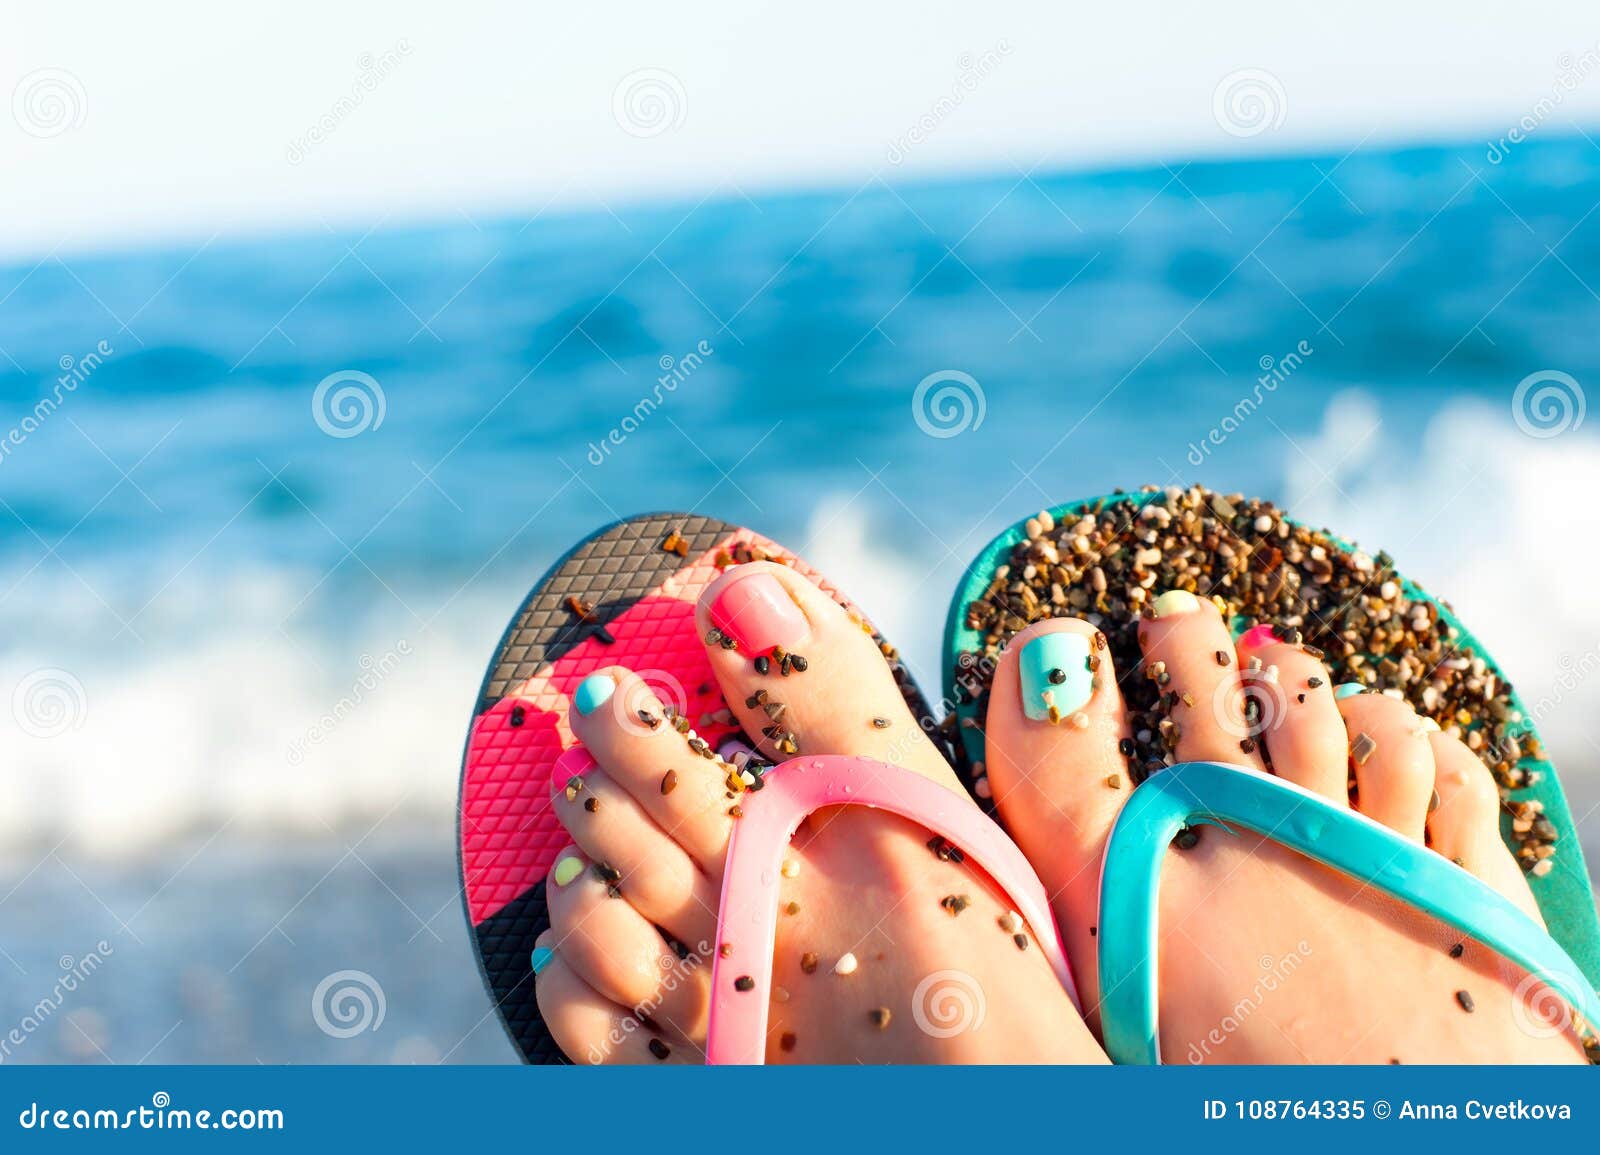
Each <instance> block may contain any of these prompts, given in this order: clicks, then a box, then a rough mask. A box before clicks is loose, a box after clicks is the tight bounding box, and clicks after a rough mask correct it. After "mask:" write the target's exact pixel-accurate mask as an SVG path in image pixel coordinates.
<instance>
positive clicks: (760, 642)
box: [695, 562, 959, 789]
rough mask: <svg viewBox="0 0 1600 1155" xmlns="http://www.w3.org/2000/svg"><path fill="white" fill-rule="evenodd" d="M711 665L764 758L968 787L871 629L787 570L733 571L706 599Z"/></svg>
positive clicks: (769, 566)
mask: <svg viewBox="0 0 1600 1155" xmlns="http://www.w3.org/2000/svg"><path fill="white" fill-rule="evenodd" d="M695 620H696V623H697V624H698V627H699V629H700V631H701V637H702V639H703V640H704V641H705V644H706V647H707V652H708V657H709V658H710V661H711V668H712V669H713V670H714V671H715V672H716V675H717V680H718V682H719V683H720V684H721V686H722V690H723V695H724V696H725V697H726V698H727V700H728V704H729V706H730V707H731V708H732V709H733V712H734V714H735V716H736V717H737V718H738V719H739V722H740V725H741V726H742V727H743V728H744V731H745V733H746V734H748V735H749V736H750V737H751V739H752V740H754V741H755V742H756V743H757V744H758V745H759V747H760V750H761V753H762V755H763V757H765V758H767V759H770V760H773V761H782V760H783V759H785V758H791V757H794V756H795V755H796V754H800V753H805V754H857V755H864V756H866V757H870V758H876V759H878V760H879V761H882V762H889V763H892V764H895V765H899V766H904V767H906V768H907V769H910V770H915V771H917V772H918V773H921V774H925V775H927V776H928V777H930V778H933V779H935V780H936V781H938V782H940V783H941V784H943V785H946V786H950V787H952V788H957V789H959V782H958V780H957V779H956V777H955V774H954V772H953V771H952V770H951V769H950V767H949V765H948V763H946V762H945V760H944V758H943V756H942V755H940V753H939V751H938V749H937V747H935V746H934V745H933V743H932V741H931V740H930V739H929V738H928V736H927V734H926V733H924V732H923V730H922V728H921V726H919V725H918V724H917V721H916V719H915V718H914V717H913V716H912V714H911V710H910V708H909V707H908V706H907V704H906V697H905V691H904V690H903V689H902V687H901V684H900V683H899V682H897V681H896V679H895V673H894V670H893V669H892V668H891V667H890V665H889V663H888V661H887V660H886V654H885V652H884V651H883V650H882V649H881V648H880V646H879V643H878V642H876V641H875V640H874V639H873V636H872V633H871V627H870V626H868V625H867V623H866V622H864V621H863V620H862V619H861V618H860V617H859V616H857V615H854V614H852V613H850V612H849V611H847V610H845V608H844V607H843V606H841V605H839V604H838V603H837V602H835V601H834V600H833V599H832V598H830V597H829V596H828V595H827V594H825V593H824V592H823V591H822V590H820V589H818V588H817V586H816V585H814V584H813V583H812V582H810V581H808V580H807V579H806V578H804V577H802V576H801V575H800V574H798V573H795V572H794V570H792V569H790V568H789V567H788V566H783V565H778V564H776V563H773V562H751V563H748V564H746V565H740V566H734V567H732V568H730V569H728V570H727V571H726V572H725V573H723V575H722V576H721V577H719V578H718V579H717V580H716V581H714V582H712V583H711V585H710V586H708V587H707V588H706V590H705V592H704V593H703V594H702V595H701V597H700V604H699V606H698V607H697V608H696V611H695Z"/></svg>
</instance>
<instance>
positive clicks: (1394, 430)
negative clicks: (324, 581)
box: [0, 393, 1600, 857]
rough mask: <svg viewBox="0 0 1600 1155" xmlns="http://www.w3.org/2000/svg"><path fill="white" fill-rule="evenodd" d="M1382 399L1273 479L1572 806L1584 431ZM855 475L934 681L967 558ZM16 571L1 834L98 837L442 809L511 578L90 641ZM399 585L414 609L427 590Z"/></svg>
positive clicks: (843, 572)
mask: <svg viewBox="0 0 1600 1155" xmlns="http://www.w3.org/2000/svg"><path fill="white" fill-rule="evenodd" d="M1382 415H1383V408H1382V406H1381V405H1380V403H1378V402H1377V401H1375V400H1374V399H1373V398H1371V397H1368V396H1364V395H1361V394H1358V393H1347V394H1341V395H1339V396H1338V397H1336V398H1335V399H1334V400H1333V402H1332V403H1331V404H1330V406H1329V408H1328V410H1327V413H1326V415H1325V418H1324V422H1323V426H1322V429H1321V431H1320V433H1319V434H1318V435H1317V436H1315V437H1313V438H1310V439H1304V438H1302V439H1301V440H1300V444H1299V447H1298V449H1297V448H1294V447H1291V446H1288V445H1285V446H1284V447H1283V453H1284V456H1283V459H1282V469H1283V476H1284V484H1283V487H1282V491H1281V496H1282V497H1283V498H1284V502H1285V504H1286V505H1287V507H1288V508H1289V509H1290V510H1292V511H1293V512H1294V513H1295V514H1296V515H1297V516H1299V517H1301V518H1303V519H1306V520H1310V521H1312V522H1315V523H1317V524H1326V525H1328V526H1330V527H1333V528H1334V529H1336V530H1338V531H1339V532H1341V533H1343V534H1345V535H1346V536H1348V537H1351V538H1354V539H1356V540H1358V541H1359V542H1360V543H1361V544H1362V545H1363V546H1365V547H1367V548H1368V549H1373V550H1376V549H1379V548H1385V549H1388V550H1389V551H1390V552H1391V553H1392V554H1393V555H1394V557H1395V558H1396V561H1397V562H1398V564H1399V565H1400V567H1401V568H1402V569H1403V570H1404V571H1405V572H1406V573H1408V574H1410V575H1411V576H1413V577H1415V578H1416V579H1417V580H1419V581H1421V582H1422V583H1423V584H1424V585H1425V586H1426V587H1427V588H1429V589H1430V590H1432V591H1434V592H1437V593H1438V594H1440V595H1442V596H1444V597H1447V598H1448V599H1450V600H1451V601H1452V602H1453V603H1454V605H1455V606H1456V608H1457V609H1458V610H1459V611H1460V612H1461V614H1462V616H1463V618H1464V619H1465V620H1466V621H1467V622H1469V623H1470V624H1471V625H1472V627H1473V629H1474V630H1475V631H1476V632H1477V633H1478V634H1479V636H1480V637H1481V638H1482V639H1483V641H1484V642H1485V643H1486V644H1487V645H1488V646H1489V647H1490V649H1491V650H1492V651H1493V653H1494V654H1495V656H1496V657H1497V658H1498V659H1499V661H1500V662H1501V663H1502V665H1503V666H1504V668H1505V669H1506V670H1507V671H1508V672H1509V673H1510V674H1511V675H1512V676H1513V678H1514V680H1515V681H1516V684H1517V686H1518V688H1519V690H1520V691H1521V692H1522V694H1523V697H1524V699H1525V700H1526V702H1527V703H1528V705H1529V706H1530V708H1532V709H1534V710H1535V711H1537V712H1538V714H1539V720H1540V724H1541V727H1542V728H1543V729H1544V731H1545V733H1546V736H1547V738H1548V739H1549V741H1550V745H1551V748H1552V750H1553V752H1554V755H1555V757H1556V760H1557V762H1558V764H1560V765H1561V766H1562V767H1563V770H1564V773H1565V774H1566V775H1567V777H1568V778H1569V781H1571V782H1575V783H1577V789H1576V790H1575V791H1574V792H1575V793H1577V794H1578V795H1579V802H1580V805H1579V810H1580V813H1582V812H1583V810H1584V809H1585V808H1586V802H1585V799H1586V798H1587V797H1588V795H1589V794H1590V793H1592V792H1591V791H1589V790H1588V787H1587V786H1586V785H1585V783H1586V781H1587V779H1588V778H1589V777H1590V776H1591V775H1590V773H1589V772H1590V770H1591V769H1592V768H1593V767H1594V766H1596V765H1597V764H1600V736H1597V735H1595V734H1594V733H1593V722H1592V719H1593V718H1595V717H1596V716H1597V715H1600V599H1596V598H1595V597H1594V595H1593V592H1592V591H1593V582H1592V578H1591V577H1590V576H1588V575H1592V574H1593V573H1595V572H1596V568H1597V566H1600V541H1597V540H1596V539H1595V538H1594V536H1593V534H1592V531H1593V529H1594V526H1595V519H1594V517H1593V515H1592V514H1591V513H1587V512H1586V509H1587V507H1586V506H1585V504H1584V502H1585V500H1586V499H1587V496H1588V495H1590V494H1593V493H1595V492H1597V491H1600V440H1597V439H1596V438H1594V437H1592V436H1591V435H1590V434H1589V433H1588V431H1587V430H1578V431H1574V432H1570V433H1567V434H1564V435H1563V436H1561V437H1558V438H1551V439H1546V440H1539V439H1535V438H1531V437H1528V436H1526V435H1524V434H1522V433H1521V432H1519V431H1518V429H1517V428H1516V426H1515V425H1514V424H1513V423H1512V421H1511V420H1510V416H1509V413H1502V412H1499V411H1496V410H1494V409H1493V408H1491V407H1488V406H1484V405H1479V404H1467V403H1459V404H1453V405H1451V406H1449V407H1447V408H1446V409H1445V410H1444V411H1442V412H1441V413H1440V414H1439V415H1438V416H1437V417H1436V418H1435V419H1434V420H1433V421H1432V422H1431V423H1429V424H1428V425H1427V426H1426V427H1425V428H1423V429H1420V430H1418V429H1413V428H1402V427H1400V426H1399V425H1398V424H1396V423H1394V422H1381V421H1380V420H1379V419H1380V418H1381V417H1382ZM1313 463H1315V464H1313ZM870 496H871V495H870V494H867V495H860V496H859V497H857V498H856V499H855V500H851V499H850V498H849V497H848V495H834V496H829V497H825V498H824V499H823V500H822V501H821V503H820V504H819V507H818V510H817V512H816V514H815V515H814V517H813V519H812V521H811V524H810V525H809V527H808V533H806V534H805V535H803V538H804V539H809V540H802V542H801V543H799V544H800V546H801V548H802V549H803V552H804V553H805V555H806V556H807V557H808V559H809V560H811V561H812V562H813V563H814V564H816V565H817V566H819V567H820V568H822V569H823V570H824V571H825V572H827V573H829V574H830V575H831V576H832V577H833V578H834V579H835V580H837V581H838V582H839V583H840V585H841V586H843V587H844V588H845V589H846V590H847V591H848V592H849V593H850V595H851V596H852V597H853V598H855V599H856V600H857V601H858V602H859V603H860V604H861V605H862V606H863V607H865V608H866V609H867V610H868V612H869V613H870V614H872V615H873V617H874V620H875V622H876V623H877V624H878V625H879V626H880V628H882V629H883V630H884V632H885V633H886V634H887V635H888V636H890V637H891V638H893V639H894V640H895V641H896V643H897V644H898V645H900V646H901V647H902V650H903V652H904V653H905V654H906V656H907V658H908V660H909V662H910V664H911V666H912V668H913V670H914V672H915V673H916V674H917V675H918V677H919V679H920V680H922V682H923V684H924V688H925V689H927V690H929V691H930V692H933V693H934V695H935V696H937V679H938V675H939V647H940V644H941V643H940V634H941V630H942V628H943V617H944V608H945V606H944V603H945V600H946V599H947V598H948V596H949V591H950V588H951V586H952V584H953V583H954V581H955V578H956V576H957V574H958V573H959V568H960V565H959V563H960V562H961V561H964V560H965V559H956V560H952V559H951V558H950V557H948V556H945V550H944V548H943V547H942V546H939V545H937V544H931V543H929V542H928V541H927V540H925V539H923V538H922V537H921V535H920V534H918V533H916V532H909V533H908V534H907V535H906V536H903V537H900V538H897V539H896V540H895V545H896V548H894V549H893V550H889V551H884V550H880V549H874V548H869V546H870V544H871V543H872V542H873V541H875V540H881V535H883V534H885V533H889V532H893V530H894V527H896V526H901V527H902V528H905V527H904V526H902V525H901V523H902V522H903V520H904V519H903V518H902V517H901V516H899V514H900V511H898V510H894V509H890V508H887V507H886V506H885V505H883V504H882V503H880V504H877V505H873V504H869V500H868V499H869V497H870ZM1019 512H1020V511H1019ZM980 536H981V535H980ZM19 576H20V575H11V580H8V581H7V582H6V586H7V588H8V589H12V593H11V594H10V595H9V596H8V597H7V598H6V599H5V600H4V601H3V602H0V629H4V630H5V631H6V633H7V636H8V637H9V638H11V639H12V641H11V642H10V644H9V645H8V647H7V648H6V650H5V651H4V652H3V653H0V848H9V849H24V848H34V847H42V848H45V849H47V848H49V847H51V846H53V845H55V844H56V843H58V842H60V841H61V840H63V839H67V840H69V842H70V845H71V847H72V848H73V850H74V851H75V852H76V853H80V854H98V855H104V856H110V857H115V856H125V855H129V854H136V853H140V852H145V851H149V850H151V849H153V848H156V847H159V846H161V845H163V844H165V843H167V842H168V841H170V840H172V839H174V838H176V837H178V836H179V835H181V834H184V833H188V832H193V831H200V832H206V831H209V830H215V829H217V828H222V827H225V828H226V830H227V831H228V834H229V836H233V835H239V836H243V835H247V834H260V835H266V836H272V837H301V836H317V837H325V836H327V835H328V834H329V832H330V830H331V831H336V832H338V833H339V834H340V835H341V836H342V837H345V838H347V839H355V838H359V837H360V836H361V835H362V834H363V833H364V832H366V831H367V830H368V829H370V828H372V827H373V826H374V824H378V823H380V822H389V821H397V820H403V819H405V818H421V819H424V820H426V821H428V822H429V823H437V824H439V825H441V826H442V827H448V824H449V822H450V821H451V815H452V813H453V808H454V805H455V795H456V784H457V774H458V771H459V765H460V757H461V749H462V743H463V740H464V736H465V731H466V725H467V721H468V719H469V717H470V714H471V710H472V705H473V699H474V695H475V694H476V692H477V688H478V684H479V680H480V679H481V677H482V674H483V666H484V663H485V662H486V660H487V659H488V657H489V655H490V654H491V652H492V650H493V647H494V645H495V643H496V641H497V640H498V637H499V633H500V630H501V628H502V626H503V624H504V621H505V619H506V617H507V616H508V614H509V613H510V611H511V609H512V608H513V607H514V606H515V604H516V602H517V600H518V599H519V598H520V597H521V596H522V594H523V592H524V591H523V590H521V589H520V588H513V587H512V585H511V584H508V582H506V581H499V582H496V583H493V584H490V583H483V584H481V586H477V587H473V588H472V590H471V591H470V592H469V593H468V594H465V595H462V596H461V597H459V598H457V599H456V600H455V601H453V602H451V603H449V606H448V609H447V610H446V611H445V612H444V614H443V615H441V616H440V617H438V618H437V619H436V620H434V621H433V622H431V623H430V624H429V625H428V626H427V627H426V628H423V627H421V626H420V625H419V622H418V621H417V619H416V618H415V617H413V615H412V613H411V612H410V611H409V610H407V609H405V608H404V607H402V606H401V604H400V603H399V601H398V600H396V599H395V598H393V597H390V596H388V595H387V594H380V595H379V596H377V597H375V598H374V599H373V601H372V603H371V605H370V606H368V607H367V608H366V609H365V610H364V612H363V613H362V614H360V615H358V616H357V617H356V618H355V620H354V621H351V622H348V623H345V624H344V625H342V626H341V627H340V628H339V629H338V630H337V631H331V630H329V629H326V628H321V627H318V626H315V625H313V624H311V623H309V622H306V621H303V620H302V618H301V617H300V616H299V615H300V613H301V612H302V611H301V610H300V609H299V607H298V603H299V601H300V599H301V598H302V597H303V596H304V594H305V591H306V590H307V588H309V587H310V586H311V585H312V583H314V582H315V580H316V575H315V574H307V573H303V572H299V571H293V572H290V571H275V572H249V573H235V574H233V575H231V576H225V577H222V578H217V577H215V576H212V577H210V578H204V579H203V578H201V577H200V576H199V575H189V576H188V577H186V578H185V581H188V582H189V583H190V584H189V587H188V588H174V589H171V590H168V591H167V592H166V593H165V594H163V596H162V597H160V598H159V599H157V601H156V602H154V603H153V604H152V605H151V606H150V608H149V609H148V610H146V611H145V612H144V613H143V614H142V615H140V616H139V617H138V618H137V619H136V620H135V621H134V622H133V625H134V627H135V628H136V629H137V630H138V631H139V634H140V636H141V638H140V640H137V641H136V640H134V639H133V638H131V637H129V636H127V635H124V637H123V638H122V639H121V640H120V641H117V640H113V641H110V642H107V641H106V640H105V638H104V631H103V630H102V631H100V632H98V633H91V632H89V631H88V630H87V628H86V627H83V626H80V625H77V623H83V622H91V621H93V622H99V623H102V624H103V621H104V614H103V612H97V611H103V609H104V607H102V606H100V604H99V602H98V599H97V597H96V596H95V595H93V594H91V593H90V592H89V591H88V590H87V589H85V588H82V587H81V586H79V585H78V584H77V583H75V582H73V581H60V580H57V579H56V578H54V577H52V578H51V579H50V584H49V586H48V587H46V586H45V585H44V582H45V577H44V575H43V574H42V573H35V574H33V575H30V576H28V577H26V578H25V579H23V582H22V585H21V586H16V579H17V578H18V577H19ZM85 576H86V577H87V579H88V581H89V583H90V584H91V585H95V584H98V583H97V579H96V578H95V576H94V575H92V574H86V575H85ZM14 586H16V588H12V587H14ZM36 587H37V588H36ZM180 587H181V583H180ZM908 591H910V592H908ZM404 592H405V596H406V598H407V601H408V602H410V603H412V604H413V606H419V607H425V608H426V609H427V610H428V611H430V612H431V611H432V610H433V609H435V608H436V607H437V604H438V603H439V602H441V601H443V600H444V595H442V594H439V593H438V592H437V591H434V595H433V600H432V601H427V600H426V597H425V596H423V597H418V598H413V597H412V595H411V593H410V592H409V591H404ZM426 592H427V591H424V595H425V594H426ZM46 593H48V596H44V595H45V594H46ZM118 608H119V610H121V609H122V607H120V606H119V607H118ZM122 612H124V614H126V613H127V611H126V610H123V611H122ZM75 630H81V631H83V632H82V634H81V636H80V634H79V633H75ZM1541 703H1542V705H1541Z"/></svg>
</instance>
